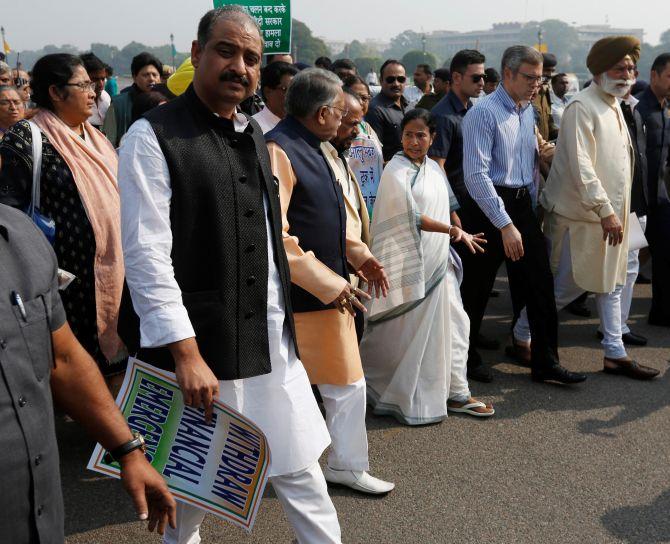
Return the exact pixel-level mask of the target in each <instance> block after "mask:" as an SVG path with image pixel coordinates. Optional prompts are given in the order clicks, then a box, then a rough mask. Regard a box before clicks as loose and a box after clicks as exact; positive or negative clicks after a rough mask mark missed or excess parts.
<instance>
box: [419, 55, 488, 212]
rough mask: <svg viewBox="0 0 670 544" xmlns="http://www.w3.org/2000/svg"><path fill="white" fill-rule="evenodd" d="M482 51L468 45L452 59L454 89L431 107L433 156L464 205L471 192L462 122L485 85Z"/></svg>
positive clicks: (431, 156)
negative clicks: (434, 125) (434, 126)
mask: <svg viewBox="0 0 670 544" xmlns="http://www.w3.org/2000/svg"><path fill="white" fill-rule="evenodd" d="M485 61H486V59H485V58H484V55H482V54H481V53H480V52H479V51H475V50H474V49H464V50H463V51H459V52H458V53H456V54H455V55H454V58H453V59H452V61H451V66H450V70H451V90H450V91H449V92H448V93H447V95H446V96H445V97H444V98H443V99H442V100H441V101H440V102H439V103H438V104H437V106H435V107H434V108H433V109H432V110H431V111H432V113H433V115H434V116H435V122H436V123H437V130H436V132H435V139H434V140H433V145H432V146H431V148H430V151H429V152H428V154H429V156H430V158H431V159H433V160H434V161H436V162H437V163H438V164H439V165H440V166H442V167H443V168H444V170H445V172H446V173H447V178H448V179H449V184H450V185H451V189H452V190H453V191H454V194H455V195H456V198H457V199H458V201H459V203H460V204H461V205H462V204H463V202H464V201H465V199H466V198H467V196H468V190H467V189H466V188H465V182H464V181H463V136H462V134H461V122H462V121H463V117H465V114H466V113H467V112H468V110H469V109H470V108H471V107H472V101H471V99H472V98H476V97H478V96H479V95H480V93H481V92H482V89H484V82H485V81H486V78H485V76H484V62H485Z"/></svg>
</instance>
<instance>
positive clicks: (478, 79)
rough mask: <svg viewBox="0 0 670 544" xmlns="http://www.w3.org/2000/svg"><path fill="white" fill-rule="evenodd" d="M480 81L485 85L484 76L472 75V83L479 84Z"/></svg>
mask: <svg viewBox="0 0 670 544" xmlns="http://www.w3.org/2000/svg"><path fill="white" fill-rule="evenodd" d="M482 80H484V83H486V74H472V82H473V83H479V82H480V81H482Z"/></svg>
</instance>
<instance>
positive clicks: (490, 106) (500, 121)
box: [461, 85, 537, 229]
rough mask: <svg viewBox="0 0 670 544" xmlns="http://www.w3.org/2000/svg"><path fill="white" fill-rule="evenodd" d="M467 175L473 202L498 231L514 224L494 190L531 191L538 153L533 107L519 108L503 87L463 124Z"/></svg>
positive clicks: (491, 95) (466, 181) (476, 108)
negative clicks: (523, 189) (516, 189)
mask: <svg viewBox="0 0 670 544" xmlns="http://www.w3.org/2000/svg"><path fill="white" fill-rule="evenodd" d="M461 128H462V132H463V174H464V178H465V186H466V188H467V190H468V193H470V196H471V197H472V198H473V200H474V201H475V202H476V203H477V205H478V206H479V207H480V208H481V210H482V211H483V212H484V214H485V215H486V217H488V219H489V221H491V223H492V224H493V225H494V226H495V227H496V228H499V229H500V228H502V227H504V226H505V225H509V224H510V223H511V222H512V220H511V219H510V217H509V215H507V212H506V211H505V205H504V204H503V201H502V199H501V198H500V197H499V196H498V194H497V193H496V191H495V188H494V186H498V187H510V188H515V187H527V188H528V189H532V186H533V179H534V178H533V170H534V165H535V156H536V153H537V138H536V136H535V114H534V112H533V108H532V106H531V104H525V105H523V106H521V107H517V105H516V103H515V102H514V100H512V98H511V97H510V95H509V94H507V91H506V90H505V88H504V87H503V85H499V86H498V88H497V89H496V91H495V92H493V93H492V94H490V95H489V96H487V97H485V98H482V99H481V100H478V101H477V103H476V104H475V105H474V106H473V107H472V108H471V109H470V111H469V112H468V113H467V115H466V116H465V118H464V119H463V124H462V127H461Z"/></svg>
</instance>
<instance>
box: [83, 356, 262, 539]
mask: <svg viewBox="0 0 670 544" xmlns="http://www.w3.org/2000/svg"><path fill="white" fill-rule="evenodd" d="M116 403H117V405H118V406H119V408H120V409H121V412H122V413H123V415H124V417H125V418H126V420H127V421H128V425H129V426H130V428H131V429H132V430H133V431H137V432H139V433H140V434H141V435H142V436H143V437H144V440H145V443H146V448H147V451H146V453H145V455H146V457H147V459H148V460H149V462H150V463H151V465H152V466H153V467H154V468H155V469H156V470H157V471H158V472H159V473H160V474H161V475H162V476H163V478H165V481H166V483H167V485H168V487H169V489H170V491H171V492H172V494H173V495H174V497H175V498H176V499H177V500H179V501H182V502H184V503H187V504H190V505H192V506H196V507H198V508H201V509H203V510H205V511H206V512H210V513H212V514H215V515H216V516H219V517H221V518H223V519H225V520H228V521H230V522H231V523H233V524H234V525H237V526H238V527H241V528H243V529H245V530H247V531H251V528H252V527H253V524H254V520H255V517H256V513H257V512H258V507H259V505H260V502H261V498H262V496H263V490H264V489H265V485H266V483H267V476H268V470H269V467H270V449H269V447H268V444H267V441H266V438H265V435H264V434H263V432H262V431H261V430H260V429H259V428H258V427H256V426H255V425H254V424H253V422H251V421H250V420H248V419H247V418H245V417H244V416H243V415H241V414H240V413H238V412H236V411H235V410H233V409H231V408H229V407H228V406H226V405H225V404H223V403H221V402H219V401H215V402H214V413H213V416H212V423H211V424H210V425H208V424H206V423H205V419H204V413H203V411H202V410H196V409H194V408H191V407H189V406H185V405H184V401H183V397H182V394H181V391H180V390H179V386H178V385H177V380H176V378H175V375H174V374H173V373H171V372H167V371H164V370H160V369H157V368H155V367H152V366H151V365H148V364H146V363H143V362H142V361H139V360H138V359H134V358H132V357H131V358H130V361H129V363H128V369H127V371H126V377H125V380H124V382H123V385H122V387H121V391H120V392H119V395H118V397H117V399H116ZM87 468H88V469H89V470H94V471H96V472H101V473H102V474H106V475H108V476H113V477H115V478H119V473H120V470H119V465H118V463H116V462H114V461H113V460H112V459H111V458H110V457H109V456H108V455H106V452H105V450H104V449H103V448H102V446H101V445H100V444H97V445H96V447H95V450H94V451H93V455H92V456H91V459H90V461H89V463H88V467H87Z"/></svg>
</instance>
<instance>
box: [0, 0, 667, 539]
mask: <svg viewBox="0 0 670 544" xmlns="http://www.w3.org/2000/svg"><path fill="white" fill-rule="evenodd" d="M639 55H640V43H639V41H638V40H637V39H636V38H633V37H630V36H618V37H609V38H604V39H602V40H600V41H598V42H597V43H595V44H594V45H593V47H592V49H591V51H590V53H589V55H588V58H587V65H588V68H589V70H590V71H591V73H592V75H593V78H592V80H591V81H590V82H589V83H590V84H589V85H588V86H585V88H584V89H583V90H581V91H578V89H575V88H574V81H572V80H571V78H570V76H569V75H568V74H565V73H561V72H558V70H557V68H558V66H559V62H558V61H557V59H556V58H555V57H554V56H553V55H551V54H541V53H539V52H537V51H536V50H535V49H533V48H530V47H527V46H522V45H513V46H511V47H509V48H508V49H507V50H506V51H505V53H504V55H503V58H502V63H501V67H500V71H498V70H497V69H495V68H493V67H487V66H486V58H485V56H484V55H483V54H482V53H481V52H479V51H475V50H463V51H459V52H458V53H456V54H455V55H454V56H453V58H452V59H451V64H450V66H449V68H440V69H437V70H435V71H433V70H432V68H431V67H430V66H428V65H427V64H419V65H418V66H416V67H414V72H413V85H409V81H408V77H407V68H408V67H405V66H404V65H403V64H402V63H401V62H400V61H398V60H395V59H389V60H387V61H386V62H384V64H383V65H382V66H381V69H380V72H379V74H378V76H379V77H378V78H377V74H372V76H374V77H371V74H367V75H366V76H362V75H361V74H359V73H358V72H357V68H356V65H355V64H354V63H353V62H352V61H351V60H349V59H338V60H336V61H334V62H331V61H330V59H328V58H325V57H322V58H320V59H318V60H317V61H316V63H315V64H316V66H315V67H309V66H307V65H304V64H301V63H294V62H293V59H292V58H291V56H290V55H272V56H267V58H266V59H265V62H266V63H265V66H264V67H262V65H263V61H264V56H263V40H262V38H261V33H260V30H259V28H258V27H257V24H256V22H255V20H254V19H253V18H251V17H249V16H248V15H247V14H246V13H245V12H244V10H242V9H241V8H239V7H237V6H229V7H226V8H219V9H215V10H211V11H209V12H208V13H207V14H205V15H204V17H203V18H202V19H201V21H200V24H199V27H198V32H197V38H196V39H195V40H194V42H193V46H192V51H191V57H190V59H188V60H187V61H185V62H184V64H183V65H182V66H181V67H180V68H179V69H178V70H177V71H176V72H175V73H174V74H173V75H171V76H170V77H169V78H168V77H166V73H165V70H164V67H163V65H162V63H161V62H160V61H159V60H158V59H157V58H155V57H153V56H152V55H150V54H149V53H141V54H139V55H137V56H136V57H135V58H134V59H133V61H132V66H131V71H132V78H133V83H132V85H131V86H130V87H128V88H127V89H122V90H121V91H120V92H118V89H117V88H115V85H114V84H112V82H113V83H116V82H115V81H114V80H112V79H110V75H111V71H110V70H111V69H110V68H109V67H108V66H106V65H105V64H104V63H103V62H102V61H101V60H100V59H98V58H97V57H96V56H95V55H94V54H93V53H87V54H84V55H82V56H81V57H77V56H73V55H68V54H50V55H46V56H44V57H42V58H41V59H39V60H38V61H37V62H36V63H35V65H34V66H33V68H32V71H31V72H30V73H29V74H28V73H25V72H18V71H13V70H11V69H10V68H9V67H8V66H7V65H6V64H4V63H0V138H1V140H0V161H1V163H0V203H1V204H2V205H0V256H1V260H0V278H1V282H0V285H1V286H2V289H3V291H6V293H5V294H6V295H7V296H5V295H3V297H2V298H1V299H0V311H2V312H3V319H2V320H0V348H1V349H0V370H1V372H2V374H3V376H4V379H3V380H0V399H2V400H0V421H2V423H1V425H2V428H3V433H2V436H1V437H0V446H1V448H0V451H2V452H3V453H2V454H0V456H2V459H3V461H4V462H5V466H6V470H5V472H4V475H3V476H2V477H1V478H2V480H1V481H3V488H7V489H16V490H19V491H17V492H16V493H6V494H3V495H2V497H1V498H0V507H2V508H3V509H4V510H5V511H6V512H7V511H10V512H12V515H10V516H3V517H2V518H0V519H2V520H6V522H5V521H2V522H0V534H2V535H3V537H5V536H7V535H11V538H10V540H11V541H13V542H33V541H34V542H38V541H39V542H56V541H62V532H63V519H62V499H61V497H60V484H59V476H58V459H57V449H56V446H55V432H54V423H53V417H54V416H53V410H52V408H51V404H50V402H51V400H50V391H52V390H53V394H54V398H55V400H56V401H58V403H59V404H60V406H61V408H62V409H63V410H64V411H65V412H66V413H68V414H69V415H70V416H72V417H73V418H74V419H75V420H78V421H80V422H81V423H82V424H84V425H85V427H86V428H87V429H88V430H89V431H90V432H91V434H92V435H93V436H94V437H95V438H96V439H97V440H99V441H100V442H101V443H102V444H103V446H104V447H106V448H107V449H108V450H109V451H110V452H111V453H112V455H113V456H114V457H115V458H116V459H117V460H119V461H120V463H121V467H122V477H123V479H124V481H125V484H126V488H127V489H128V490H129V492H130V493H131V495H132V496H133V499H134V501H135V504H136V506H137V510H138V513H139V514H140V516H141V517H142V518H143V519H146V518H149V519H150V529H153V528H155V527H157V528H158V530H159V532H161V533H164V542H166V543H169V544H174V543H178V544H195V543H196V542H199V541H200V537H199V527H200V524H201V523H202V520H203V518H204V515H205V512H204V511H203V510H200V509H198V508H195V507H193V506H188V505H186V504H183V503H177V504H175V502H174V501H173V500H172V498H171V497H170V495H169V493H168V491H167V488H166V487H165V484H164V483H163V482H162V480H161V479H160V477H159V476H158V474H157V473H156V472H155V471H153V469H152V468H151V467H150V466H149V465H148V463H147V462H146V460H145V459H144V457H143V455H141V446H142V440H141V437H139V436H136V435H134V434H131V432H130V430H129V429H128V427H127V425H125V423H124V422H123V418H122V417H121V414H120V412H119V411H118V410H117V409H116V408H114V406H113V400H112V393H113V392H115V391H116V390H117V389H118V387H119V385H120V382H121V380H122V377H123V373H124V370H125V366H126V364H127V360H128V357H129V356H131V355H132V356H137V357H138V358H140V359H142V360H144V361H146V362H148V363H151V364H153V365H155V366H158V367H161V368H166V369H169V370H172V371H174V372H175V373H176V376H177V381H178V383H179V386H180V389H181V391H182V394H183V399H184V402H185V404H187V405H189V406H193V407H195V408H199V409H202V410H203V417H205V418H206V419H207V420H209V418H210V417H211V414H212V403H213V400H214V399H219V400H221V401H222V402H224V403H225V404H227V405H229V406H231V407H233V408H235V409H236V410H238V411H239V412H241V413H242V414H244V415H245V416H246V417H248V418H250V419H251V420H252V421H254V422H255V423H256V424H257V425H258V426H259V427H260V428H261V429H262V430H263V432H264V433H265V434H266V436H267V439H268V442H269V445H270V449H271V451H272V465H271V467H270V471H269V476H270V482H271V484H272V486H273V488H274V490H275V492H276V494H277V497H278V499H279V501H280V503H281V505H282V507H283V508H284V511H285V513H286V515H287V517H288V519H289V522H290V523H291V525H292V527H293V529H294V531H295V533H296V536H297V541H298V542H300V543H316V542H318V543H329V542H332V543H334V544H336V543H339V542H341V532H340V526H339V522H338V519H337V513H336V511H335V507H334V505H333V503H332V501H331V499H330V497H329V495H328V490H327V482H328V483H331V484H338V485H344V486H347V487H350V488H352V489H354V490H356V491H358V492H361V493H367V494H378V495H383V494H387V493H389V492H391V491H392V490H393V489H394V483H392V482H387V481H384V480H382V479H379V478H376V477H375V476H373V475H372V474H370V466H369V461H368V441H367V431H366V424H365V415H366V406H367V405H369V406H370V407H371V408H372V410H373V411H374V413H376V414H379V415H388V416H392V417H394V418H396V419H397V420H398V421H399V422H400V423H402V424H406V425H423V424H429V423H437V422H440V421H442V420H444V419H445V418H446V417H447V415H448V413H449V412H454V413H461V414H465V415H468V416H471V417H475V418H489V417H491V416H494V414H495V408H494V407H493V406H492V405H491V404H490V403H486V402H484V401H482V400H480V399H478V398H476V397H475V396H473V394H472V392H471V389H470V383H469V380H470V381H479V382H490V381H492V380H493V378H494V374H493V373H492V371H491V369H490V368H489V367H488V365H487V364H486V363H485V362H484V359H483V358H482V356H481V354H480V350H482V349H486V350H499V349H500V347H501V344H500V342H499V341H498V340H496V339H493V338H490V337H487V336H486V335H485V334H483V333H482V330H481V329H482V323H483V321H484V317H485V314H486V306H487V303H488V300H489V298H490V297H492V296H497V295H498V294H499V293H498V292H497V291H496V290H494V282H495V279H496V276H497V274H498V272H499V268H500V267H501V265H502V264H503V263H504V264H505V267H506V272H507V278H508V280H509V290H510V294H511V302H512V304H511V308H510V317H511V328H510V341H509V344H508V345H507V346H506V347H505V353H506V356H508V357H510V358H511V359H512V360H514V361H516V362H517V363H519V364H521V365H525V366H528V367H530V376H531V378H532V379H533V380H534V381H536V382H554V383H560V384H565V385H571V384H577V383H580V382H584V381H585V380H586V378H587V376H586V375H585V374H582V373H579V372H574V371H571V370H569V369H568V368H566V367H565V366H563V364H562V363H561V361H560V359H559V349H558V348H559V345H560V341H559V322H558V311H559V310H561V309H562V308H566V307H571V308H573V310H574V311H576V312H578V313H581V314H582V315H584V314H585V312H589V310H588V308H587V307H586V306H585V305H584V300H585V298H584V297H585V296H588V295H589V293H592V294H594V295H595V303H596V307H597V310H598V314H599V317H600V327H599V329H598V331H597V332H596V331H594V334H597V335H598V337H599V338H601V341H602V346H603V350H604V356H603V363H602V365H603V366H602V368H603V371H604V372H607V373H610V374H616V375H621V376H625V377H629V378H633V379H641V380H648V379H653V378H654V377H656V376H657V375H658V374H659V372H660V369H659V367H660V361H658V362H656V363H655V364H652V365H651V366H649V365H644V364H641V363H640V362H638V361H636V360H635V359H634V358H633V357H631V356H630V355H629V353H628V350H627V346H630V345H644V344H646V342H647V340H646V339H645V338H644V337H642V336H641V335H640V334H637V333H634V332H633V331H631V330H630V328H629V327H628V325H627V321H628V317H629V312H630V306H631V301H632V298H633V286H634V284H635V282H636V279H637V277H638V272H639V267H640V252H639V249H640V247H641V245H640V244H638V242H637V241H634V239H635V235H634V233H635V232H637V230H642V229H645V227H646V235H647V239H648V242H649V247H650V254H651V259H652V267H651V268H652V279H651V282H652V293H653V296H652V303H651V308H650V313H649V323H650V324H652V325H657V326H661V327H668V326H670V286H669V285H668V282H667V279H668V278H669V277H670V156H669V149H670V102H669V101H670V53H664V54H662V55H660V56H659V57H658V58H656V59H655V61H654V63H653V67H652V70H651V74H650V75H649V83H648V84H643V83H642V81H639V80H638V81H637V83H636V80H637V78H638V73H637V70H636V63H637V61H638V59H639ZM377 83H378V85H377ZM12 208H14V209H12ZM636 229H637V230H636ZM636 244H637V245H636ZM642 245H644V244H642ZM26 271H27V272H26ZM52 357H53V360H52ZM10 362H11V363H12V364H9V363H10ZM110 392H111V393H110ZM319 404H320V405H321V410H322V411H323V414H324V415H322V411H321V410H320V407H319ZM15 407H16V408H15ZM324 416H325V417H324ZM45 436H46V440H45V439H44V437H45ZM38 439H41V440H42V441H43V443H42V444H38ZM327 448H330V451H329V454H328V457H327V459H326V465H325V467H324V468H323V469H321V467H320V465H319V462H318V461H319V458H320V457H321V455H322V453H323V452H324V451H325V450H326V449H327ZM7 452H11V454H10V453H7ZM27 459H33V461H34V462H31V463H27V462H26V460H27ZM38 465H39V466H38ZM4 484H7V486H5V485H4ZM54 535H60V537H58V536H56V537H54ZM59 538H60V540H59Z"/></svg>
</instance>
